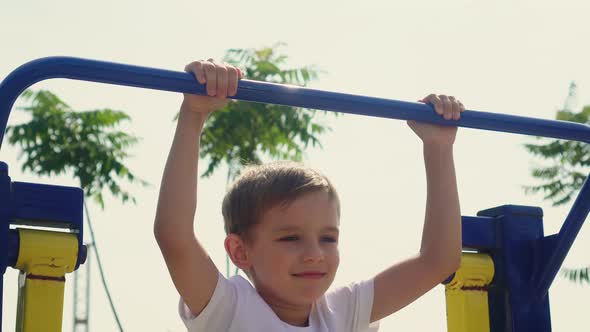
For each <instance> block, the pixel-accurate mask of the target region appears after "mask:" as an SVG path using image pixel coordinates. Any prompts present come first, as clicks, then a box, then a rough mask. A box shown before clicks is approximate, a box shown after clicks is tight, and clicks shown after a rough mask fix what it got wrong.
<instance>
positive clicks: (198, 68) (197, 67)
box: [193, 61, 207, 84]
mask: <svg viewBox="0 0 590 332" xmlns="http://www.w3.org/2000/svg"><path fill="white" fill-rule="evenodd" d="M193 72H194V73H195V75H196V76H197V81H199V83H201V84H205V83H207V79H206V77H205V72H204V71H203V65H202V64H201V61H197V62H195V64H194V66H193Z"/></svg>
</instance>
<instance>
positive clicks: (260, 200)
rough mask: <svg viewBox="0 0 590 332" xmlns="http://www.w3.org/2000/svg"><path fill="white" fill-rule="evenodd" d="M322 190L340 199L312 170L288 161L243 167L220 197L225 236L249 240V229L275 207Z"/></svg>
mask: <svg viewBox="0 0 590 332" xmlns="http://www.w3.org/2000/svg"><path fill="white" fill-rule="evenodd" d="M317 191H323V192H325V193H327V194H328V195H329V197H330V198H331V199H333V200H335V202H336V205H337V209H338V216H340V200H339V198H338V193H337V192H336V189H335V188H334V187H333V186H332V184H331V183H330V181H329V180H328V178H326V176H324V175H323V174H321V173H319V172H318V171H316V170H313V169H311V168H309V167H305V166H303V165H302V164H299V163H296V162H291V161H276V162H271V163H267V164H263V165H250V166H247V167H246V168H245V169H244V170H243V171H242V173H241V174H240V176H239V177H238V179H237V180H236V181H235V182H234V183H233V184H232V185H231V187H230V188H229V190H228V192H227V193H226V195H225V197H224V198H223V205H222V211H221V212H222V214H223V220H224V223H225V233H226V234H237V235H240V236H243V237H244V238H245V239H250V240H251V236H250V235H251V234H249V231H250V229H251V228H252V226H254V225H256V224H257V223H258V222H260V219H261V218H262V216H263V214H264V213H265V212H266V211H268V210H269V209H271V208H273V207H275V206H277V205H280V204H282V205H288V204H290V203H292V202H293V201H295V200H296V199H297V198H299V197H301V196H302V195H304V194H306V193H311V192H317Z"/></svg>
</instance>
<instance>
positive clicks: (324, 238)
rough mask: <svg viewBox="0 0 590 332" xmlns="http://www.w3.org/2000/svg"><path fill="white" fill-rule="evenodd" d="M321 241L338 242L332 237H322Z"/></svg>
mask: <svg viewBox="0 0 590 332" xmlns="http://www.w3.org/2000/svg"><path fill="white" fill-rule="evenodd" d="M322 241H324V242H338V239H337V238H335V237H333V236H323V237H322Z"/></svg>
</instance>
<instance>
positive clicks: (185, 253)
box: [154, 59, 464, 332]
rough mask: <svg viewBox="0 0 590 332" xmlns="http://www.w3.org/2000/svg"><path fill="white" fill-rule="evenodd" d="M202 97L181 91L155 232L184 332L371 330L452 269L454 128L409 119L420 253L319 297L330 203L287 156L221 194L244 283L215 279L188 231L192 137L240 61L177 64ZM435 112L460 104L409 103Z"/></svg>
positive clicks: (332, 222) (332, 196) (330, 235)
mask: <svg viewBox="0 0 590 332" xmlns="http://www.w3.org/2000/svg"><path fill="white" fill-rule="evenodd" d="M185 70H186V71H188V72H192V73H194V75H195V76H196V78H197V80H198V82H199V83H201V84H204V83H206V84H207V86H206V87H207V94H208V96H196V95H190V94H185V95H184V101H183V103H182V106H181V111H180V116H179V119H178V124H177V128H176V134H175V136H174V142H173V143H172V147H171V150H170V155H169V157H168V161H167V163H166V167H165V170H164V175H163V179H162V184H161V189H160V197H159V201H158V208H157V212H156V220H155V224H154V233H155V236H156V239H157V241H158V244H159V246H160V249H161V251H162V254H163V256H164V259H165V261H166V264H167V266H168V270H169V271H170V275H171V276H172V281H173V282H174V285H175V286H176V289H177V290H178V292H179V293H180V296H181V301H180V308H179V310H180V315H181V317H182V319H183V321H184V323H185V324H186V326H187V328H188V330H189V331H246V332H248V331H252V332H254V331H256V332H260V331H335V332H345V331H376V330H377V329H378V321H379V320H380V319H381V318H383V317H386V316H388V315H390V314H392V313H394V312H395V311H397V310H399V309H401V308H403V307H404V306H406V305H407V304H409V303H411V302H413V301H414V300H416V299H417V298H418V297H420V296H421V295H423V294H424V293H426V292H427V291H428V290H430V289H431V288H433V287H434V286H436V285H437V284H439V283H440V282H442V281H443V280H444V279H445V278H447V277H448V276H449V275H451V274H452V273H453V272H454V271H455V270H456V269H457V268H458V267H459V262H460V255H461V227H460V221H461V215H460V211H459V199H458V194H457V184H456V180H455V171H454V162H453V142H454V140H455V134H456V131H457V128H456V127H451V126H449V127H447V126H434V125H429V124H424V123H417V122H413V121H409V122H408V125H409V126H410V128H411V129H412V130H413V131H414V132H415V133H416V134H417V135H418V136H419V137H420V139H421V140H422V141H423V144H424V149H423V152H424V162H425V166H426V178H427V200H426V216H425V223H424V230H423V236H422V245H421V248H420V252H419V253H418V254H417V255H416V256H415V257H411V258H409V259H407V260H405V261H403V262H400V263H398V264H395V265H392V266H391V267H390V268H388V269H386V270H385V271H383V272H381V273H379V274H378V275H377V276H375V277H374V278H372V279H370V280H366V281H362V282H359V283H354V284H352V285H350V286H348V287H343V288H339V289H337V290H335V291H331V292H329V293H326V291H327V289H328V288H329V286H330V284H331V283H332V281H333V280H334V276H335V274H336V270H337V269H338V263H339V254H338V229H339V219H340V206H339V200H338V195H337V193H336V190H335V189H334V187H333V186H332V184H331V183H330V182H329V181H328V179H327V178H326V177H325V176H323V175H322V174H320V173H318V172H316V171H314V170H311V169H309V168H306V167H303V166H301V165H299V164H296V163H291V162H275V163H270V164H267V165H263V166H255V167H249V168H247V169H246V170H245V171H243V173H242V175H241V176H240V178H239V179H238V180H237V181H236V182H235V183H234V184H233V186H232V187H231V188H230V189H229V191H228V193H227V194H226V197H225V199H224V201H223V208H222V210H223V211H222V212H223V217H224V221H225V230H226V233H227V237H226V239H225V249H226V251H227V253H228V255H229V257H230V258H231V260H232V262H233V263H234V264H235V265H236V266H237V267H239V268H240V269H242V270H243V271H244V272H245V274H246V275H247V276H248V278H249V279H250V281H251V283H252V285H253V286H252V285H251V284H250V282H248V281H247V280H246V279H244V278H242V277H240V276H235V277H232V278H230V279H229V280H228V279H226V278H225V277H224V276H223V275H222V274H220V273H219V271H218V270H217V268H216V267H215V265H214V263H213V262H212V261H211V259H210V257H209V256H208V255H207V252H206V251H205V249H204V248H203V247H202V246H201V244H200V243H199V241H198V240H197V239H196V238H195V235H194V228H193V219H194V215H195V209H196V193H197V178H198V172H197V163H198V156H199V138H200V134H201V130H202V128H203V124H204V123H205V120H206V118H207V115H208V114H209V113H211V112H213V111H215V110H217V109H220V108H222V107H223V106H224V105H225V104H226V103H227V102H228V100H227V99H226V97H227V96H233V95H235V94H236V92H237V85H238V80H239V79H240V78H241V77H242V73H241V71H240V70H239V69H237V68H235V67H233V66H231V65H228V64H220V63H217V62H215V61H213V60H212V59H209V60H207V61H196V62H193V63H191V64H189V65H187V67H186V68H185ZM420 101H421V102H425V103H429V104H432V105H433V106H434V109H435V111H436V112H437V113H438V114H439V115H441V116H443V117H444V118H445V119H447V120H449V119H455V120H457V119H459V118H460V115H461V112H462V111H463V110H464V107H463V105H462V104H461V102H459V101H458V100H456V99H455V98H453V97H447V96H444V95H440V96H437V95H434V94H432V95H429V96H428V97H426V98H424V99H423V100H420Z"/></svg>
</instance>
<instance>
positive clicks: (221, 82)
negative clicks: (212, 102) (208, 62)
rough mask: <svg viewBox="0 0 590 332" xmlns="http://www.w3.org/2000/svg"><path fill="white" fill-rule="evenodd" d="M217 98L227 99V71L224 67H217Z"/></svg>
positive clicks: (219, 65)
mask: <svg viewBox="0 0 590 332" xmlns="http://www.w3.org/2000/svg"><path fill="white" fill-rule="evenodd" d="M216 69H217V97H219V98H225V97H227V90H228V89H227V69H226V68H225V66H224V65H221V64H218V65H217V68H216Z"/></svg>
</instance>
